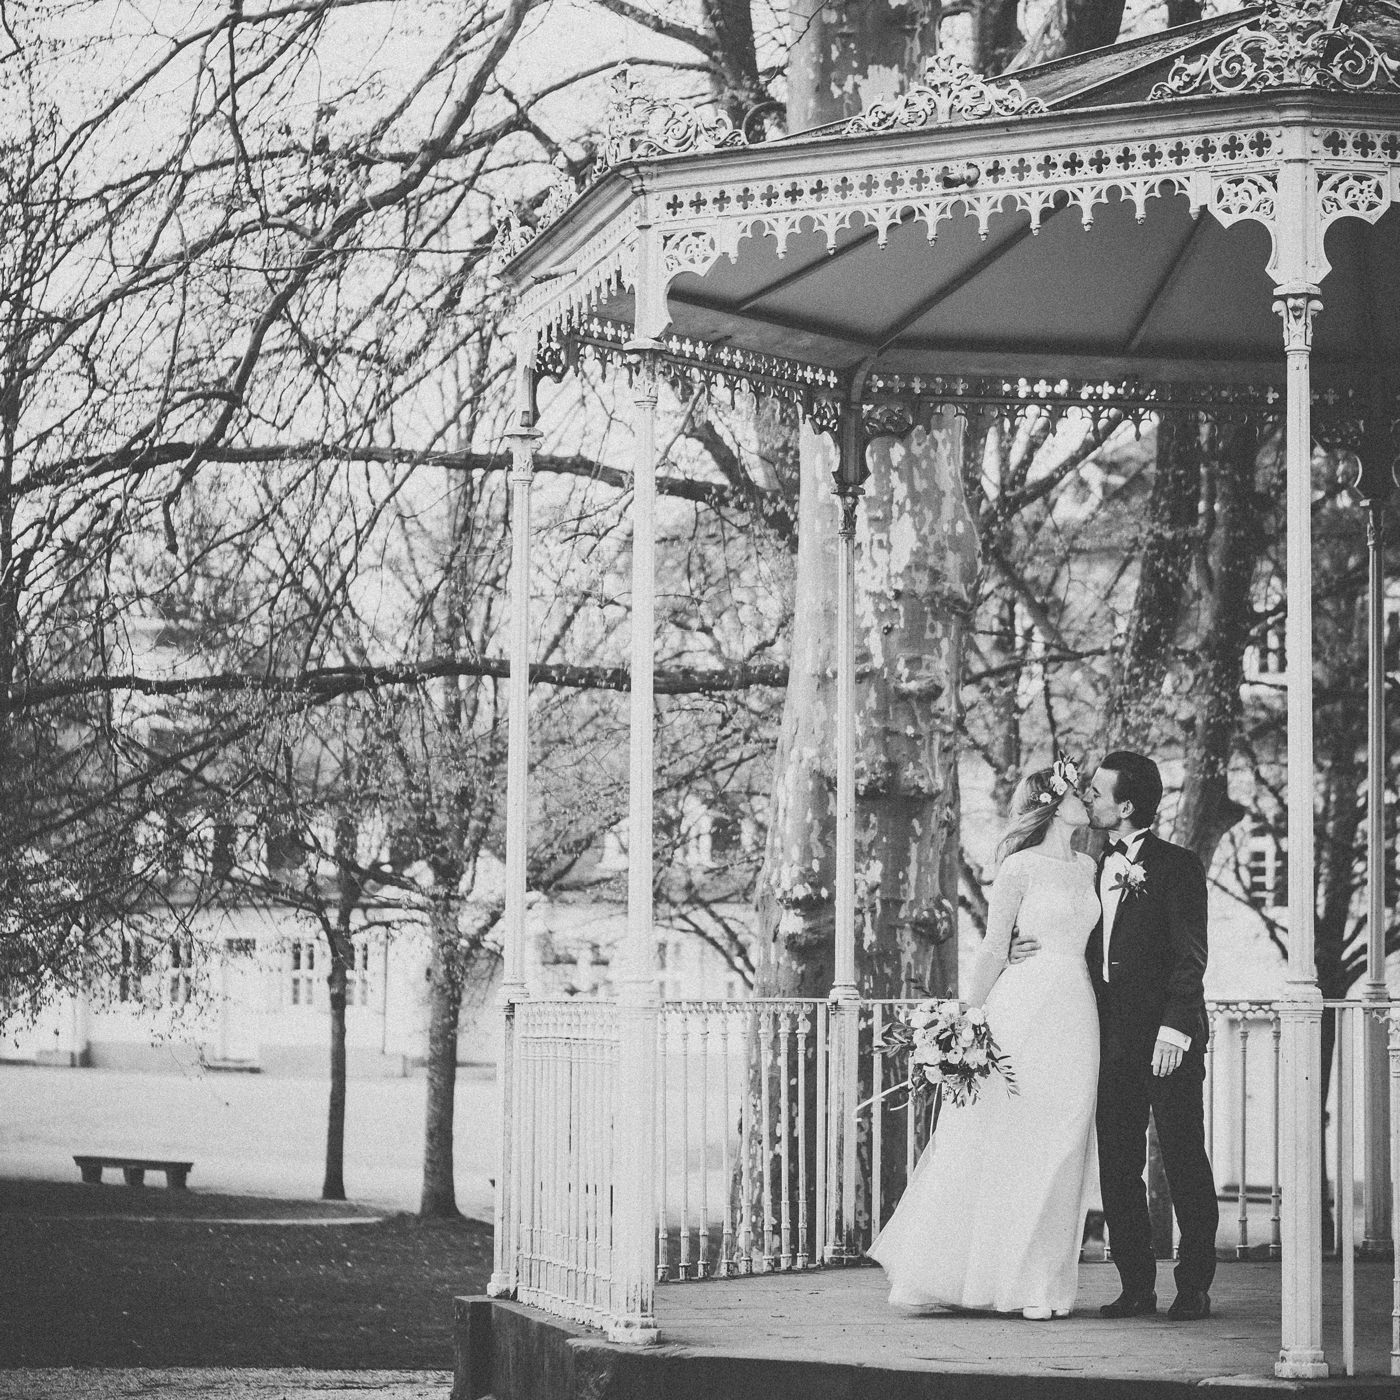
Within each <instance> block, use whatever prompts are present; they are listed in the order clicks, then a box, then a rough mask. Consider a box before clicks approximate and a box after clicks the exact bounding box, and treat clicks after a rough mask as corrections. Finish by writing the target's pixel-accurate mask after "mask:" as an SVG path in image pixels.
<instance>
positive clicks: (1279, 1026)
mask: <svg viewBox="0 0 1400 1400" xmlns="http://www.w3.org/2000/svg"><path fill="white" fill-rule="evenodd" d="M1269 1024H1270V1032H1271V1038H1272V1040H1273V1045H1274V1084H1273V1088H1274V1143H1273V1175H1274V1179H1273V1183H1272V1185H1271V1187H1270V1191H1269V1258H1270V1259H1281V1258H1282V1257H1283V1176H1282V1173H1281V1172H1280V1169H1279V1165H1280V1164H1279V1135H1280V1133H1281V1132H1282V1130H1283V1125H1282V1124H1281V1123H1280V1122H1279V1060H1280V1057H1281V1053H1282V1044H1283V1018H1282V1017H1281V1016H1280V1015H1279V1014H1278V1012H1277V1010H1274V1011H1271V1012H1270V1013H1269Z"/></svg>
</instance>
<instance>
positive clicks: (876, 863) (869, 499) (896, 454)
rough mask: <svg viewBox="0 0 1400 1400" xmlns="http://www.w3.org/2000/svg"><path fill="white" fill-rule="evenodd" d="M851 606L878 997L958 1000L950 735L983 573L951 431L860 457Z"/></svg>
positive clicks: (865, 891)
mask: <svg viewBox="0 0 1400 1400" xmlns="http://www.w3.org/2000/svg"><path fill="white" fill-rule="evenodd" d="M868 459H869V463H870V479H869V481H868V482H867V483H866V510H865V515H864V526H865V528H864V530H863V532H862V540H861V543H862V544H863V546H864V549H863V559H862V563H863V567H862V570H861V582H862V585H863V587H862V589H861V592H860V596H859V598H858V600H857V665H858V667H860V668H862V669H865V668H868V669H869V673H870V680H869V682H868V699H867V701H866V702H865V703H864V704H862V705H861V706H860V707H859V710H858V718H857V730H856V736H857V752H858V754H859V762H860V769H859V770H858V773H857V792H858V794H859V805H858V820H859V826H858V835H857V839H858V841H859V846H858V850H857V870H858V871H860V872H861V874H860V885H859V889H860V892H861V898H860V900H859V904H860V909H861V914H862V921H863V924H864V929H863V937H860V940H859V946H861V947H862V948H863V950H864V953H865V959H864V961H865V974H864V978H863V982H864V983H865V984H866V985H868V986H869V987H870V989H871V993H872V995H875V996H890V995H896V996H909V995H932V996H947V995H949V994H951V993H952V992H954V991H955V990H956V987H957V977H958V966H957V941H956V938H955V937H954V935H955V934H956V932H957V907H956V898H957V888H958V877H959V869H958V854H959V844H960V843H959V839H958V838H959V825H958V785H957V749H956V733H957V723H958V680H959V678H960V676H961V674H962V645H963V632H964V623H965V620H966V618H967V614H968V610H969V608H970V606H971V603H972V600H973V596H974V591H975V588H976V584H977V574H978V567H979V564H980V560H979V556H978V550H977V532H976V530H975V529H974V528H973V523H972V518H971V516H970V515H969V514H968V510H967V503H966V501H965V500H964V498H963V489H962V434H961V427H960V425H957V426H954V427H952V428H945V427H942V426H941V425H940V427H939V428H938V429H937V430H936V431H934V432H925V431H924V430H923V429H922V428H915V429H914V431H913V433H912V434H910V436H909V437H908V439H907V440H904V441H895V440H894V439H891V438H880V439H878V440H877V441H875V442H874V443H873V444H872V445H871V448H870V451H869V454H868Z"/></svg>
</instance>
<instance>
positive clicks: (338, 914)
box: [321, 811, 365, 1201]
mask: <svg viewBox="0 0 1400 1400" xmlns="http://www.w3.org/2000/svg"><path fill="white" fill-rule="evenodd" d="M359 835H360V829H359V825H358V823H357V822H356V821H355V818H354V817H353V816H352V815H351V814H350V813H349V812H348V811H341V812H339V813H337V815H336V819H335V850H334V854H335V866H336V908H335V923H334V925H329V924H328V925H327V926H326V927H325V934H326V941H327V943H328V944H329V945H330V953H331V966H330V971H329V972H328V973H327V976H326V982H327V985H328V987H329V990H330V1003H331V1096H330V1106H329V1108H328V1110H327V1113H326V1175H325V1180H324V1181H323V1182H322V1183H321V1199H322V1200H326V1201H343V1200H344V1199H345V1100H346V1075H345V1003H346V993H347V990H348V987H349V982H350V968H351V966H352V964H353V962H354V958H355V940H354V937H353V936H352V934H351V932H350V929H351V923H352V921H353V919H354V915H355V910H356V909H357V908H358V907H359V903H360V900H361V899H362V898H363V897H364V893H365V886H364V876H363V874H362V873H361V871H360V866H359V861H358V855H359V850H358V847H359Z"/></svg>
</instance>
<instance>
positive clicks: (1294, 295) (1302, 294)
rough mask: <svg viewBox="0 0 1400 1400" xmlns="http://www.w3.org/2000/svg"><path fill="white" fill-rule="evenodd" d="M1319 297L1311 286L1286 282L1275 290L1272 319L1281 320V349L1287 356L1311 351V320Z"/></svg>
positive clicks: (1319, 302)
mask: <svg viewBox="0 0 1400 1400" xmlns="http://www.w3.org/2000/svg"><path fill="white" fill-rule="evenodd" d="M1321 310H1322V297H1321V295H1320V294H1319V292H1318V289H1317V288H1316V287H1315V286H1314V285H1312V284H1311V283H1305V282H1285V283H1282V284H1281V285H1279V286H1277V287H1275V288H1274V315H1276V316H1282V317H1283V348H1284V349H1285V350H1286V351H1287V352H1288V354H1290V355H1295V354H1299V353H1304V352H1306V351H1308V350H1311V349H1312V323H1313V317H1315V316H1316V315H1317V313H1318V312H1319V311H1321Z"/></svg>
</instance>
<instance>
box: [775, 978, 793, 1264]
mask: <svg viewBox="0 0 1400 1400" xmlns="http://www.w3.org/2000/svg"><path fill="white" fill-rule="evenodd" d="M791 1054H792V1009H791V1008H790V1007H788V1006H784V1007H783V1009H782V1011H781V1012H780V1013H779V1015H778V1095H779V1097H778V1170H779V1172H780V1176H779V1184H780V1187H781V1189H780V1191H779V1193H778V1210H779V1212H780V1218H779V1226H780V1230H781V1234H780V1240H781V1244H780V1246H779V1262H780V1263H781V1265H782V1267H783V1268H784V1269H790V1268H792V1252H793V1251H792V1092H791V1088H790V1085H791V1082H792V1081H791V1078H790V1077H789V1074H788V1066H789V1064H790V1063H791Z"/></svg>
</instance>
